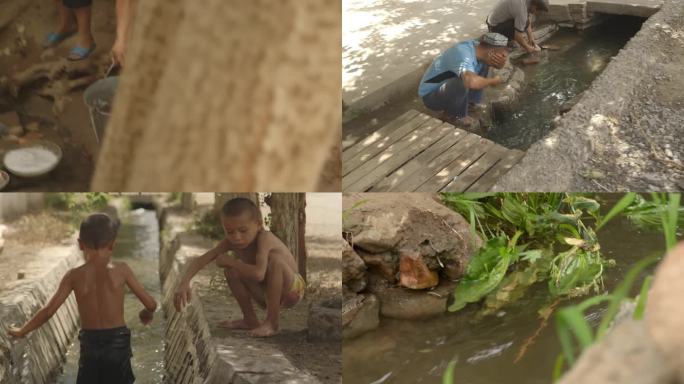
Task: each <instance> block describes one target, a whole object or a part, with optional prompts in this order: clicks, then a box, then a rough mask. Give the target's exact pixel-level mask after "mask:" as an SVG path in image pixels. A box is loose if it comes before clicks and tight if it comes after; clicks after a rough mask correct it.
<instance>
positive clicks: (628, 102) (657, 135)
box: [494, 0, 684, 192]
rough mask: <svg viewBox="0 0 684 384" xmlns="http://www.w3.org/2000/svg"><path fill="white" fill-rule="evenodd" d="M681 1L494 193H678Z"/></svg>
mask: <svg viewBox="0 0 684 384" xmlns="http://www.w3.org/2000/svg"><path fill="white" fill-rule="evenodd" d="M682 15H684V1H683V0H669V1H667V2H665V3H664V4H663V6H662V9H661V10H660V11H659V12H657V13H656V14H654V15H653V16H651V17H650V18H649V19H648V20H647V21H646V22H644V24H643V26H642V29H641V31H639V33H637V35H636V36H635V37H634V38H632V39H631V40H630V41H629V43H627V45H626V46H625V48H623V49H622V50H621V51H620V53H619V54H618V55H617V56H615V57H613V59H612V60H611V62H610V64H608V66H607V67H606V69H605V70H604V71H603V73H602V74H601V75H600V76H599V77H598V78H597V80H596V81H594V83H593V84H592V86H591V88H590V89H588V90H587V91H586V92H585V93H584V95H583V96H582V98H581V99H580V101H579V102H578V103H577V104H576V105H575V107H573V109H572V110H571V111H570V112H568V113H567V114H565V115H564V116H563V118H562V119H561V121H560V123H559V126H558V128H556V129H555V130H554V131H552V132H551V133H550V134H549V135H548V136H547V137H545V138H544V139H543V140H541V141H540V142H538V143H536V144H534V145H532V147H530V148H529V150H528V151H527V154H526V156H525V157H524V158H523V160H522V161H521V162H520V163H518V165H516V166H515V167H513V169H512V170H511V171H510V172H508V173H507V174H506V175H504V177H503V178H501V179H500V180H499V181H498V182H497V184H496V185H495V186H494V190H495V191H536V192H541V191H587V192H588V191H605V192H609V191H680V190H681V189H682V188H683V186H684V163H683V161H684V142H683V141H682V140H683V137H684V136H682V127H684V98H683V95H684V93H683V92H682V89H684V80H683V79H684V76H683V75H684V68H682V65H681V62H680V58H681V57H682V55H684V35H683V34H682V33H681V31H682V29H683V28H684V17H682Z"/></svg>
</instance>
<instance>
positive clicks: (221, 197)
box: [214, 192, 264, 225]
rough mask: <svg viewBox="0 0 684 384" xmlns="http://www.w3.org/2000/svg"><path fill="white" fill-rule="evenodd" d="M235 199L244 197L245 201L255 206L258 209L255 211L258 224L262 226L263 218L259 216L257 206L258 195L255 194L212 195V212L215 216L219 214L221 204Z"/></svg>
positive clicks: (258, 206)
mask: <svg viewBox="0 0 684 384" xmlns="http://www.w3.org/2000/svg"><path fill="white" fill-rule="evenodd" d="M236 197H245V198H247V199H250V200H252V201H253V202H254V204H256V206H257V208H259V209H258V210H257V211H258V213H259V217H258V221H259V224H261V225H264V220H263V216H262V214H261V206H260V205H259V194H258V193H255V192H251V193H216V194H215V195H214V212H216V214H220V213H221V208H223V204H225V203H226V201H228V200H230V199H234V198H236Z"/></svg>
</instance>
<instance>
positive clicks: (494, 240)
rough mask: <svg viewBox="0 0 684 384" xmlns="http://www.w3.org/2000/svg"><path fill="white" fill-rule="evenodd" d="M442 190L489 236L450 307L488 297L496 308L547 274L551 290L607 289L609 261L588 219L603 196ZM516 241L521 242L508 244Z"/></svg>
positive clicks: (490, 309)
mask: <svg viewBox="0 0 684 384" xmlns="http://www.w3.org/2000/svg"><path fill="white" fill-rule="evenodd" d="M442 197H443V201H444V203H445V204H446V205H447V206H449V207H450V208H452V209H454V210H456V211H457V212H459V213H461V214H462V215H464V216H466V217H469V219H470V227H471V232H473V233H477V234H478V235H479V236H481V237H483V238H484V239H485V244H484V246H483V247H482V248H481V249H480V250H479V252H478V253H477V254H476V255H475V256H474V257H473V259H472V260H471V262H470V265H469V267H468V269H467V270H466V275H465V276H464V277H463V279H461V280H460V281H459V284H458V286H457V287H456V289H455V291H454V294H453V298H452V302H451V304H450V305H449V307H448V309H449V310H450V311H458V310H460V309H462V308H463V307H464V306H465V305H466V304H467V303H473V302H477V301H480V300H481V299H482V298H483V297H486V300H485V308H483V310H482V312H481V313H482V314H490V313H493V312H494V311H495V310H497V309H498V308H501V307H502V306H504V305H505V304H506V301H513V300H517V299H519V298H520V297H522V296H523V295H524V292H525V291H526V289H527V288H528V287H529V286H531V285H532V284H534V283H535V282H537V281H544V280H548V286H549V291H550V293H551V295H552V296H578V295H582V294H586V293H588V292H589V291H590V290H592V289H593V290H594V291H597V292H598V291H600V289H601V287H602V277H601V276H602V274H603V269H604V266H605V265H608V264H610V263H609V261H607V260H604V259H603V257H602V255H601V252H600V246H599V243H598V239H597V237H596V234H595V233H594V231H593V230H592V229H591V228H589V227H587V226H586V225H585V224H584V221H583V220H586V219H592V220H597V219H598V218H599V208H600V204H599V203H598V202H597V201H596V200H594V199H592V198H589V197H586V196H583V195H577V194H563V193H529V194H527V193H497V194H492V193H486V194H450V193H449V194H443V195H442ZM476 229H478V230H479V231H476ZM511 241H512V242H513V244H515V246H513V247H509V246H506V243H510V242H511ZM481 265H484V266H486V268H481V267H480V266H481ZM507 274H508V276H507Z"/></svg>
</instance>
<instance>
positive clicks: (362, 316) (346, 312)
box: [342, 294, 380, 339]
mask: <svg viewBox="0 0 684 384" xmlns="http://www.w3.org/2000/svg"><path fill="white" fill-rule="evenodd" d="M379 313H380V302H379V301H378V299H377V298H376V297H375V295H372V294H370V295H355V296H353V297H352V298H351V299H348V300H346V301H345V302H344V304H343V305H342V337H344V338H345V339H347V338H353V337H356V336H358V335H360V334H362V333H364V332H368V331H370V330H372V329H375V328H377V327H378V325H379V324H380V316H379Z"/></svg>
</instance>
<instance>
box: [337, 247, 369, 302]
mask: <svg viewBox="0 0 684 384" xmlns="http://www.w3.org/2000/svg"><path fill="white" fill-rule="evenodd" d="M342 242H343V245H342V284H343V287H344V289H345V290H349V291H351V292H360V291H362V290H363V289H364V288H366V264H364V263H363V260H362V259H361V258H360V257H359V255H358V254H356V252H354V248H352V247H351V245H349V243H347V241H346V240H342Z"/></svg>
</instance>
